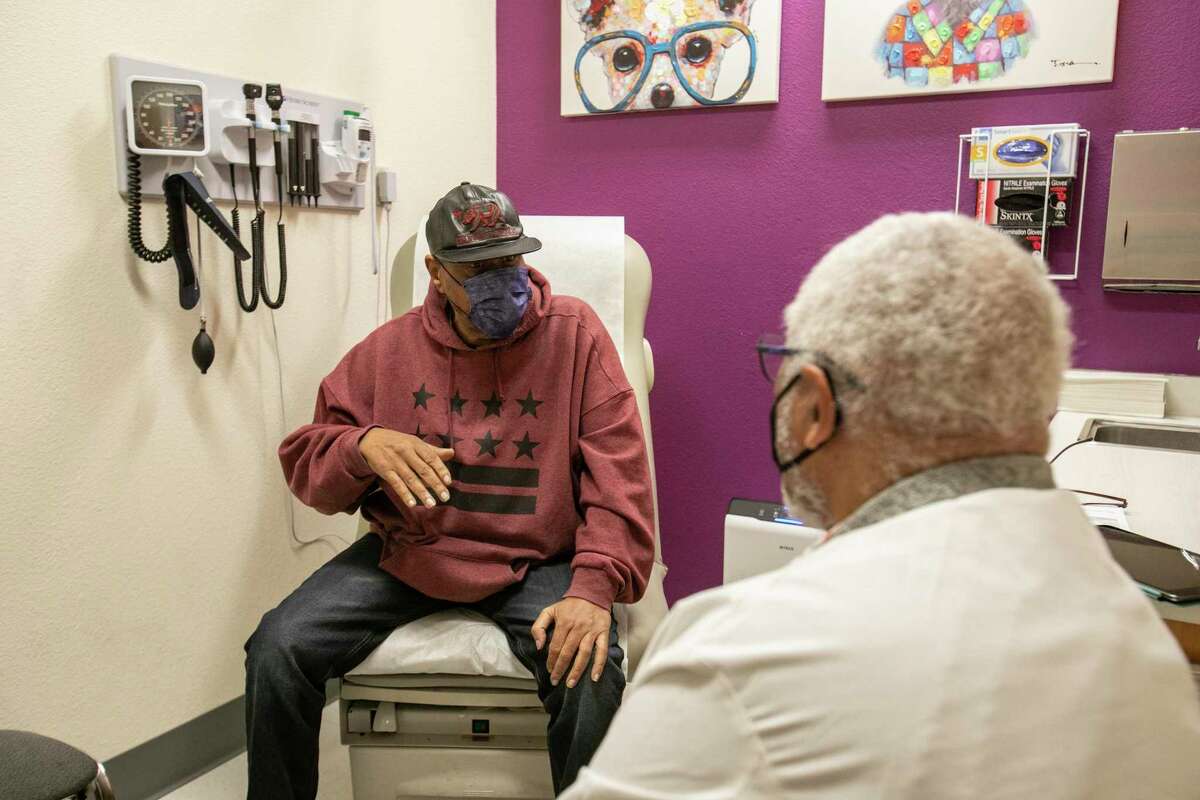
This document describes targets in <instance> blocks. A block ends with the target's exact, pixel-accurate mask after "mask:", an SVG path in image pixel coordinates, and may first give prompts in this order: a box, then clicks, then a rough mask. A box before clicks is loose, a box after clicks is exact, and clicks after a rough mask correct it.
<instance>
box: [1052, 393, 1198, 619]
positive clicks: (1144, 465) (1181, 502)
mask: <svg viewBox="0 0 1200 800" xmlns="http://www.w3.org/2000/svg"><path fill="white" fill-rule="evenodd" d="M1093 418H1101V419H1105V420H1112V421H1114V422H1130V423H1140V424H1143V425H1144V424H1147V423H1149V424H1155V423H1157V424H1163V425H1187V426H1195V427H1200V419H1198V418H1195V417H1173V418H1171V417H1168V418H1164V419H1154V418H1147V417H1123V416H1120V415H1116V414H1099V413H1086V412H1074V411H1060V412H1059V413H1058V414H1056V415H1055V417H1054V421H1053V422H1051V424H1050V454H1051V455H1053V454H1054V453H1057V452H1058V451H1059V450H1061V449H1062V448H1063V447H1066V446H1067V445H1068V444H1070V443H1071V442H1073V441H1076V440H1077V439H1079V438H1080V436H1081V435H1082V433H1083V430H1084V428H1085V427H1086V426H1087V424H1088V421H1089V420H1091V419H1093ZM1096 448H1104V449H1105V450H1106V451H1107V452H1106V453H1105V458H1104V459H1102V460H1101V459H1096V458H1088V457H1087V456H1086V455H1085V453H1086V451H1088V450H1093V451H1094V449H1096ZM1054 478H1055V481H1056V482H1057V483H1058V485H1059V486H1062V487H1064V488H1071V489H1088V490H1091V491H1095V492H1104V493H1105V494H1112V495H1118V496H1120V497H1125V498H1127V499H1128V500H1129V508H1128V509H1126V515H1127V517H1128V519H1129V524H1130V527H1131V528H1133V529H1134V531H1135V532H1137V533H1141V534H1143V535H1147V536H1150V537H1151V538H1155V539H1158V538H1162V539H1163V540H1164V541H1168V542H1169V543H1171V544H1174V545H1176V546H1177V547H1187V548H1188V549H1189V550H1193V551H1200V500H1198V499H1197V498H1200V456H1198V455H1194V454H1186V453H1163V452H1155V451H1149V450H1145V449H1142V448H1136V447H1120V446H1116V445H1108V444H1099V443H1091V444H1086V445H1080V446H1079V447H1077V448H1074V449H1073V450H1071V451H1069V452H1068V453H1065V454H1064V455H1063V456H1062V458H1061V459H1060V460H1059V461H1058V462H1057V463H1056V464H1055V465H1054ZM1154 605H1155V607H1156V608H1157V609H1158V612H1159V613H1160V614H1161V615H1162V616H1163V618H1164V619H1172V620H1178V621H1180V622H1190V623H1192V624H1193V625H1200V603H1194V604H1192V605H1186V606H1180V605H1175V604H1174V603H1166V602H1158V601H1156V602H1155V603H1154Z"/></svg>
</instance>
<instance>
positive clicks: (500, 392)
mask: <svg viewBox="0 0 1200 800" xmlns="http://www.w3.org/2000/svg"><path fill="white" fill-rule="evenodd" d="M492 385H493V386H495V387H496V396H497V397H499V398H500V399H501V400H503V399H504V383H503V382H502V381H501V379H500V350H499V348H497V349H495V350H493V351H492Z"/></svg>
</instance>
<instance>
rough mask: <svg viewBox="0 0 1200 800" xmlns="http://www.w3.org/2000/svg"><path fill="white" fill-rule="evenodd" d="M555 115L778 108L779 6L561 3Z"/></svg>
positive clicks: (626, 0)
mask: <svg viewBox="0 0 1200 800" xmlns="http://www.w3.org/2000/svg"><path fill="white" fill-rule="evenodd" d="M559 2H561V3H562V114H563V116H582V115H587V114H619V113H626V112H632V111H666V110H669V109H686V108H732V107H734V106H739V105H749V104H752V103H777V102H779V36H780V16H781V14H782V5H783V0H559Z"/></svg>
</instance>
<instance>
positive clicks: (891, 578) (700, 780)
mask: <svg viewBox="0 0 1200 800" xmlns="http://www.w3.org/2000/svg"><path fill="white" fill-rule="evenodd" d="M564 797H565V798H568V800H585V799H586V798H630V799H631V800H632V799H633V798H637V799H638V800H643V799H645V800H649V799H650V798H656V799H657V798H664V799H665V798H683V797H697V798H705V800H721V799H723V798H767V797H770V798H783V797H786V798H817V797H819V798H862V799H863V800H866V799H867V798H870V799H871V800H877V799H879V798H913V799H914V800H915V799H916V798H921V799H922V800H946V799H947V798H964V799H966V798H970V799H971V800H980V799H984V800H1000V799H1001V798H1005V799H1009V798H1011V800H1029V799H1030V798H1039V799H1044V800H1061V799H1065V798H1079V799H1080V800H1083V799H1084V798H1086V799H1087V800H1108V799H1111V800H1132V799H1134V798H1146V799H1147V800H1150V799H1153V800H1172V799H1175V798H1178V800H1196V798H1200V698H1198V697H1197V691H1196V687H1195V685H1194V683H1193V680H1192V677H1191V675H1190V671H1189V670H1188V668H1187V666H1186V663H1185V661H1184V658H1183V655H1182V653H1181V651H1180V649H1179V647H1178V645H1177V644H1176V642H1175V641H1174V639H1172V638H1171V636H1170V634H1169V632H1168V631H1167V629H1166V628H1165V626H1164V625H1163V623H1162V621H1161V620H1160V619H1159V617H1158V615H1157V614H1156V613H1155V610H1154V608H1153V607H1152V605H1151V603H1150V602H1149V601H1148V600H1147V599H1146V597H1144V596H1143V595H1142V593H1141V592H1140V591H1139V590H1138V589H1137V587H1136V586H1135V585H1134V584H1133V583H1132V582H1131V581H1130V580H1129V579H1128V578H1127V577H1126V576H1125V574H1124V573H1123V572H1122V571H1121V569H1120V568H1119V567H1118V566H1117V564H1116V563H1115V562H1114V561H1113V560H1112V558H1111V557H1110V555H1109V553H1108V550H1107V548H1106V547H1105V545H1104V543H1103V541H1102V540H1101V538H1100V536H1099V535H1098V534H1097V532H1096V530H1095V529H1094V528H1093V527H1092V526H1091V525H1090V524H1089V523H1088V521H1087V519H1086V518H1085V517H1084V515H1083V514H1082V513H1081V511H1080V508H1079V505H1078V502H1077V501H1076V500H1075V499H1074V498H1073V497H1072V496H1071V495H1070V494H1068V493H1067V492H1060V491H1057V490H1054V491H1050V490H1032V489H992V490H987V491H983V492H976V493H974V494H968V495H965V496H961V497H958V498H956V499H953V500H947V501H943V502H938V503H933V504H930V505H926V506H923V507H921V508H918V509H916V510H914V511H909V512H907V513H904V514H901V515H899V516H896V517H892V518H891V519H887V520H885V521H883V522H880V523H877V524H875V525H871V526H869V527H865V528H861V529H858V530H853V531H849V532H847V533H845V534H844V535H842V536H839V537H835V538H834V539H832V540H830V541H829V542H827V543H826V544H824V545H822V546H820V547H819V548H817V549H816V550H814V551H812V552H810V553H809V554H807V555H805V556H803V557H801V558H799V559H797V560H796V561H794V562H793V563H792V564H790V565H789V566H787V567H785V568H783V569H781V570H779V571H777V572H773V573H770V574H768V575H764V576H761V577H759V578H754V579H751V580H747V581H742V582H741V583H737V584H733V585H731V586H728V587H723V588H720V589H716V590H713V591H710V592H706V593H703V594H701V595H697V596H695V597H693V598H690V599H688V600H686V601H684V602H682V603H680V604H679V605H678V606H677V607H676V609H675V610H674V611H673V612H672V613H671V614H670V615H669V617H668V618H667V620H666V622H665V623H664V624H663V626H662V628H661V630H660V631H659V634H658V635H657V637H656V638H655V640H654V642H653V644H652V645H651V650H650V653H649V654H648V656H647V660H646V662H645V663H644V664H643V665H642V667H641V671H640V672H639V674H638V676H637V678H636V683H635V685H634V686H632V687H631V688H630V690H629V692H628V693H627V695H626V698H625V702H624V705H623V707H622V708H621V710H620V712H619V713H618V715H617V717H616V719H615V720H614V722H613V725H612V727H611V728H610V730H609V733H608V736H607V738H606V739H605V741H604V743H603V745H602V746H601V748H600V750H599V752H598V753H597V754H596V756H595V758H594V759H593V761H592V766H591V767H590V768H588V769H585V770H584V771H583V772H582V774H581V776H580V778H579V779H578V781H577V782H576V783H575V784H574V786H573V787H572V788H571V789H570V790H569V791H568V792H567V793H566V794H565V795H564Z"/></svg>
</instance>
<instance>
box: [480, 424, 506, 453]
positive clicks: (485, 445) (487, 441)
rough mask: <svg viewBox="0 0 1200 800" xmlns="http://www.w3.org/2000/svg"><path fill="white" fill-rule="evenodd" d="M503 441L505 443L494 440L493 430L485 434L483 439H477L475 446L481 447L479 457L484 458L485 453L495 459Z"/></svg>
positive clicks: (500, 440)
mask: <svg viewBox="0 0 1200 800" xmlns="http://www.w3.org/2000/svg"><path fill="white" fill-rule="evenodd" d="M503 441H504V440H503V439H493V438H492V432H491V430H489V431H488V432H487V433H485V434H484V435H483V438H482V439H476V440H475V444H477V445H479V455H481V456H482V455H483V454H484V453H486V454H488V455H489V456H492V457H493V458H495V457H496V448H497V447H498V446H499V445H500V444H501V443H502V442H503Z"/></svg>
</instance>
